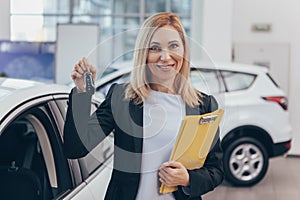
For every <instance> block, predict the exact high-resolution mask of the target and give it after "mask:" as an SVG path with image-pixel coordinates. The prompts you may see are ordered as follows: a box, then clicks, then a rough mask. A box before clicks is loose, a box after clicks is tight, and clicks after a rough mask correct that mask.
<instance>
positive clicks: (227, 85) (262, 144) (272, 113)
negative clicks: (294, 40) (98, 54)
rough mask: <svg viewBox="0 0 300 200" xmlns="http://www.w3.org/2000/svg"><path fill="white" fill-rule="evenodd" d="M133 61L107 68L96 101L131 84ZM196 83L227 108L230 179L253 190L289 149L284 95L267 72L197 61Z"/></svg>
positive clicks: (224, 123) (225, 138)
mask: <svg viewBox="0 0 300 200" xmlns="http://www.w3.org/2000/svg"><path fill="white" fill-rule="evenodd" d="M131 66H132V63H131V62H124V63H120V64H118V65H115V66H114V67H112V68H107V69H106V71H104V73H103V75H100V76H99V77H98V79H97V80H96V81H95V86H96V91H97V94H98V96H102V97H104V96H105V95H106V92H107V91H108V89H109V87H110V85H111V84H113V83H115V82H117V83H122V82H127V81H129V78H130V72H131V70H132V67H131ZM192 66H193V68H192V70H191V81H192V84H193V85H194V86H195V87H196V88H197V89H198V90H200V91H203V92H205V93H209V94H213V95H215V96H216V97H217V98H218V99H219V100H220V101H219V103H220V106H221V107H223V108H224V109H225V115H224V117H223V121H222V124H221V126H220V130H221V139H222V147H223V150H224V169H225V175H226V179H227V180H228V181H229V182H230V183H232V184H233V185H238V186H251V185H254V184H256V183H258V182H259V181H260V180H262V179H263V177H264V176H265V174H266V172H267V169H268V163H269V158H271V157H275V156H280V155H284V154H285V153H286V152H287V151H288V150H289V149H290V147H291V139H292V128H291V125H290V122H289V113H288V103H287V98H286V96H285V94H284V92H283V91H282V90H281V89H280V88H279V86H278V85H277V84H276V83H275V81H274V80H273V79H272V78H271V76H270V74H269V73H268V70H267V68H265V67H260V66H253V65H245V64H237V63H228V64H218V63H215V64H213V65H212V64H203V63H202V62H193V63H192Z"/></svg>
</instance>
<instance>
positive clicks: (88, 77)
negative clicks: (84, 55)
mask: <svg viewBox="0 0 300 200" xmlns="http://www.w3.org/2000/svg"><path fill="white" fill-rule="evenodd" d="M84 82H85V90H86V92H87V93H88V94H89V95H93V94H94V93H95V84H94V80H93V76H92V73H91V72H86V73H84Z"/></svg>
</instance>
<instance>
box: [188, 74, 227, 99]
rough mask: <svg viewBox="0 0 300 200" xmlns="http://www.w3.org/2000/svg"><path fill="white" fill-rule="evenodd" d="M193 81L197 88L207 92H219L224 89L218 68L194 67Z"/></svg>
mask: <svg viewBox="0 0 300 200" xmlns="http://www.w3.org/2000/svg"><path fill="white" fill-rule="evenodd" d="M191 82H192V85H193V86H194V87H195V88H196V89H197V90H199V91H201V92H204V93H207V94H218V93H221V92H223V91H224V86H223V84H222V81H221V80H220V78H219V76H218V71H217V70H210V69H192V71H191Z"/></svg>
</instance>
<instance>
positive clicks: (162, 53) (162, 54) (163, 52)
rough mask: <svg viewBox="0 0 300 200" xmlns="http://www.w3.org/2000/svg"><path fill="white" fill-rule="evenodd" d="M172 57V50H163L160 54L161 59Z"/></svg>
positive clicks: (165, 59)
mask: <svg viewBox="0 0 300 200" xmlns="http://www.w3.org/2000/svg"><path fill="white" fill-rule="evenodd" d="M168 59H170V52H169V51H168V50H165V49H164V50H162V51H161V54H160V60H161V61H167V60H168Z"/></svg>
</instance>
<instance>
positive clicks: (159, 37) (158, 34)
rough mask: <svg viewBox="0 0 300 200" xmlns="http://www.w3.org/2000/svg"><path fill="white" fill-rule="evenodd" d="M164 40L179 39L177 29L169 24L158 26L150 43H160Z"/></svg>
mask: <svg viewBox="0 0 300 200" xmlns="http://www.w3.org/2000/svg"><path fill="white" fill-rule="evenodd" d="M165 41H181V38H180V35H179V33H178V31H177V30H176V29H175V28H174V27H173V26H170V25H166V26H163V27H160V28H158V29H157V30H156V31H155V32H154V34H153V36H152V38H151V43H161V42H165Z"/></svg>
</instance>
